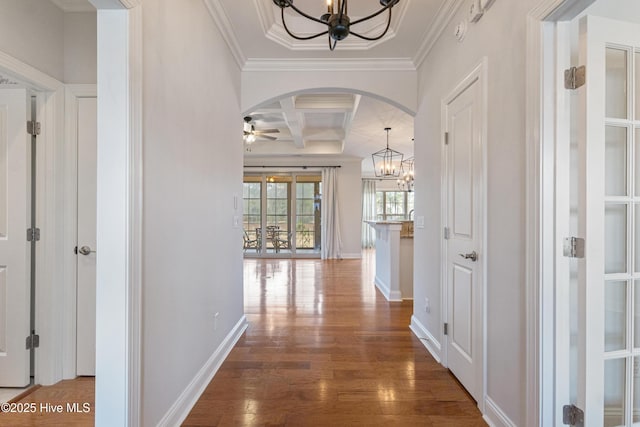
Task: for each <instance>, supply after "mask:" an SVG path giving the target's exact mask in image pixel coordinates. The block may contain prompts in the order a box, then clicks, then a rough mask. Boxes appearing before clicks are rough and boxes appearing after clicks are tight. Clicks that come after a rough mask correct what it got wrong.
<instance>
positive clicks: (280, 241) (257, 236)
mask: <svg viewBox="0 0 640 427" xmlns="http://www.w3.org/2000/svg"><path fill="white" fill-rule="evenodd" d="M243 199H244V214H243V228H244V232H243V249H244V252H245V255H248V256H264V255H267V256H275V255H277V256H280V255H284V256H294V255H297V256H299V255H304V254H311V255H312V256H317V255H318V254H319V253H320V206H321V200H322V183H321V177H320V176H319V175H314V174H308V173H307V174H296V173H277V174H276V173H274V174H255V175H250V174H247V175H245V177H244V188H243Z"/></svg>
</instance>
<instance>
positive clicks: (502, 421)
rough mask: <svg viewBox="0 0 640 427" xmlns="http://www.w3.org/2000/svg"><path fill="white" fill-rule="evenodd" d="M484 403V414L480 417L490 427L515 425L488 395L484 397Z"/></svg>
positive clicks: (514, 426)
mask: <svg viewBox="0 0 640 427" xmlns="http://www.w3.org/2000/svg"><path fill="white" fill-rule="evenodd" d="M484 404H485V406H484V415H483V416H482V419H484V420H485V421H486V422H487V424H489V425H490V426H492V427H516V423H514V422H513V421H511V419H510V418H509V417H508V416H507V414H505V413H504V411H503V410H502V408H500V407H499V406H498V405H497V404H496V402H494V401H493V399H491V398H490V397H489V396H486V397H485V399H484Z"/></svg>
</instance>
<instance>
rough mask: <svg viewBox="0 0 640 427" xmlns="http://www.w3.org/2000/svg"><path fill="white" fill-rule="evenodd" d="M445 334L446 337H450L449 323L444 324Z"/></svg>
mask: <svg viewBox="0 0 640 427" xmlns="http://www.w3.org/2000/svg"><path fill="white" fill-rule="evenodd" d="M444 334H445V335H449V324H448V323H445V324H444Z"/></svg>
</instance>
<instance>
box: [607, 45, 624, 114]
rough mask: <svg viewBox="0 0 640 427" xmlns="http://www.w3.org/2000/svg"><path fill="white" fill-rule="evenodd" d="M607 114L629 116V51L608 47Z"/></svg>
mask: <svg viewBox="0 0 640 427" xmlns="http://www.w3.org/2000/svg"><path fill="white" fill-rule="evenodd" d="M606 62H607V77H606V80H607V84H606V85H607V86H606V100H605V103H606V105H605V107H606V113H605V114H606V116H607V117H610V118H616V119H626V118H627V52H626V51H625V50H620V49H613V48H607V53H606Z"/></svg>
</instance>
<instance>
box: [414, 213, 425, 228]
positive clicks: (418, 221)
mask: <svg viewBox="0 0 640 427" xmlns="http://www.w3.org/2000/svg"><path fill="white" fill-rule="evenodd" d="M416 227H418V228H424V216H422V215H418V216H417V217H416Z"/></svg>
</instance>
